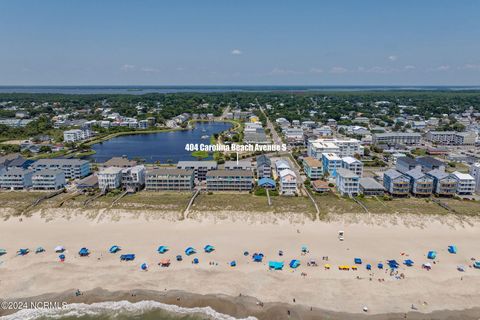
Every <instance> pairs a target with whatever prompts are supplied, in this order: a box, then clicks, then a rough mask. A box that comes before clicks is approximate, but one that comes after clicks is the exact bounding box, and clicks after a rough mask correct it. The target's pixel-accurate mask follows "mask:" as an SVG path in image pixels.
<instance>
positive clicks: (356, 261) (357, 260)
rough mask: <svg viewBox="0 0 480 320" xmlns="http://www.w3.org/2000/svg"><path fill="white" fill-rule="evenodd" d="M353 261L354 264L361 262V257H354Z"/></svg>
mask: <svg viewBox="0 0 480 320" xmlns="http://www.w3.org/2000/svg"><path fill="white" fill-rule="evenodd" d="M353 261H354V262H355V264H362V259H360V258H355V259H353Z"/></svg>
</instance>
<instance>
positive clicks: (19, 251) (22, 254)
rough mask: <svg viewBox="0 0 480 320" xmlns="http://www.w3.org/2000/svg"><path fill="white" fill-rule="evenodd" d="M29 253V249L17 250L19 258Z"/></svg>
mask: <svg viewBox="0 0 480 320" xmlns="http://www.w3.org/2000/svg"><path fill="white" fill-rule="evenodd" d="M29 252H30V249H28V248H25V249H19V250H18V251H17V255H19V256H25V255H27V254H28V253H29Z"/></svg>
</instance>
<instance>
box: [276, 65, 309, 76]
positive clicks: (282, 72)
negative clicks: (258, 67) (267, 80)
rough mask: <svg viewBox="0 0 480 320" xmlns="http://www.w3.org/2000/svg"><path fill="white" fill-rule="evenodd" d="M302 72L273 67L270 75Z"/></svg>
mask: <svg viewBox="0 0 480 320" xmlns="http://www.w3.org/2000/svg"><path fill="white" fill-rule="evenodd" d="M302 73H303V72H300V71H295V70H288V69H282V68H278V67H275V68H273V70H272V71H270V73H269V74H270V75H274V76H278V75H289V74H290V75H291V74H302Z"/></svg>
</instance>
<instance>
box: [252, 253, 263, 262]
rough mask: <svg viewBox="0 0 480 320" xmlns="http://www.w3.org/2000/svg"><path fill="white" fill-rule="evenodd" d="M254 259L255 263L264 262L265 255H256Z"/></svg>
mask: <svg viewBox="0 0 480 320" xmlns="http://www.w3.org/2000/svg"><path fill="white" fill-rule="evenodd" d="M252 258H253V262H262V260H263V253H254V254H253V256H252Z"/></svg>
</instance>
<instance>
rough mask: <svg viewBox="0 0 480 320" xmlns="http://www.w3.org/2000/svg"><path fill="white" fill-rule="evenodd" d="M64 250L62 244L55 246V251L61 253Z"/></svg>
mask: <svg viewBox="0 0 480 320" xmlns="http://www.w3.org/2000/svg"><path fill="white" fill-rule="evenodd" d="M64 251H65V248H64V247H63V246H56V247H55V252H56V253H62V252H64Z"/></svg>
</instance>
